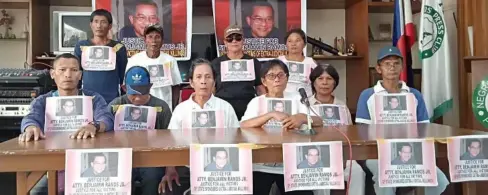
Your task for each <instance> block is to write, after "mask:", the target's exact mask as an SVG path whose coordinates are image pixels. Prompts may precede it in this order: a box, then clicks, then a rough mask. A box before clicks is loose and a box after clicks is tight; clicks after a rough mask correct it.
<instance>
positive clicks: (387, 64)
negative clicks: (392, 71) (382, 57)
mask: <svg viewBox="0 0 488 195" xmlns="http://www.w3.org/2000/svg"><path fill="white" fill-rule="evenodd" d="M381 66H384V67H386V68H398V67H401V66H402V63H401V62H383V63H381Z"/></svg>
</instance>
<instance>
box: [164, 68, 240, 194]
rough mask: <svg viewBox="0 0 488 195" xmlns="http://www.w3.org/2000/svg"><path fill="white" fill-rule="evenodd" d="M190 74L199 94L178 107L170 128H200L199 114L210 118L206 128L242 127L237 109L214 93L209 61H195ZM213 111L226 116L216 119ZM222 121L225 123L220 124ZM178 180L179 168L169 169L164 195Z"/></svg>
mask: <svg viewBox="0 0 488 195" xmlns="http://www.w3.org/2000/svg"><path fill="white" fill-rule="evenodd" d="M189 75H190V79H189V80H190V85H191V87H192V88H193V89H194V90H195V92H194V93H193V94H192V95H191V96H190V98H188V100H186V101H184V102H181V103H180V104H178V106H176V108H175V109H174V111H173V115H172V117H171V120H170V122H169V125H168V129H182V128H198V127H195V126H194V124H195V121H197V116H199V115H198V114H197V113H206V114H207V117H209V118H207V119H206V120H205V121H208V123H210V124H212V125H210V126H208V125H206V126H205V127H207V128H239V120H238V119H237V115H236V113H235V111H234V108H232V106H231V105H230V104H229V103H228V102H226V101H224V100H222V99H220V98H218V97H215V96H214V95H213V94H212V90H213V87H214V86H215V75H216V73H215V70H214V69H213V67H212V66H211V63H210V62H209V61H208V60H205V59H196V60H194V61H193V62H192V65H191V67H190V70H189ZM212 112H213V113H218V112H220V113H222V114H214V115H213V117H214V118H212V117H210V115H209V114H208V113H212ZM189 116H192V117H189ZM217 116H222V117H223V118H218V117H217ZM216 117H217V118H216ZM219 120H220V121H223V122H216V121H219ZM217 124H223V126H220V127H219V126H218V125H217ZM178 177H179V176H178V174H177V172H176V169H175V167H166V172H165V175H164V177H163V178H162V180H161V183H160V192H164V191H165V189H166V186H168V187H169V188H170V189H171V188H172V187H171V186H172V181H173V180H175V181H178ZM177 183H178V182H177ZM178 184H179V183H178Z"/></svg>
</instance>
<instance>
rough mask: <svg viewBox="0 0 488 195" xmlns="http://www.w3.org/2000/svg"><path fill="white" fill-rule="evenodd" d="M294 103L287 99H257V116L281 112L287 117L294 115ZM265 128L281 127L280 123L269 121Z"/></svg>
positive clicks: (273, 120)
mask: <svg viewBox="0 0 488 195" xmlns="http://www.w3.org/2000/svg"><path fill="white" fill-rule="evenodd" d="M296 106H297V105H296V103H295V101H294V100H293V99H288V98H260V99H259V115H263V114H266V113H269V112H274V111H277V112H283V113H287V114H289V115H293V114H296ZM264 126H265V127H281V126H282V124H281V122H280V121H277V120H275V119H271V120H269V121H268V122H266V124H264Z"/></svg>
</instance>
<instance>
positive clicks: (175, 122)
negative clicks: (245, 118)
mask: <svg viewBox="0 0 488 195" xmlns="http://www.w3.org/2000/svg"><path fill="white" fill-rule="evenodd" d="M194 110H220V111H223V112H224V114H223V116H224V119H223V121H224V128H239V126H240V124H239V120H238V119H237V115H236V113H235V111H234V108H232V106H231V105H230V104H229V103H228V102H226V101H225V100H223V99H220V98H218V97H215V96H213V95H212V96H211V97H210V99H208V101H207V102H206V103H205V104H204V105H203V108H201V107H200V105H198V104H197V103H196V102H195V101H193V95H191V96H190V98H188V100H186V101H184V102H181V103H180V104H178V105H177V106H176V108H175V110H174V111H173V115H172V117H171V120H170V122H169V125H168V129H182V127H183V119H184V118H187V117H191V113H192V111H194Z"/></svg>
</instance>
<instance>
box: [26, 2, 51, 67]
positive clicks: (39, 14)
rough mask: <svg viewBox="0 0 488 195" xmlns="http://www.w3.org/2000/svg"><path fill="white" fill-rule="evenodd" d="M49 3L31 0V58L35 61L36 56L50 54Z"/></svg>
mask: <svg viewBox="0 0 488 195" xmlns="http://www.w3.org/2000/svg"><path fill="white" fill-rule="evenodd" d="M49 13H50V12H49V1H46V0H31V2H30V6H29V21H30V24H31V25H30V31H29V33H30V35H29V37H30V39H29V40H30V52H29V54H30V58H31V59H35V57H36V56H39V55H41V54H42V53H44V52H49V51H50V48H49V43H50V39H49V37H51V29H50V28H49V23H50V22H51V21H50V20H49ZM32 61H33V60H32Z"/></svg>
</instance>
